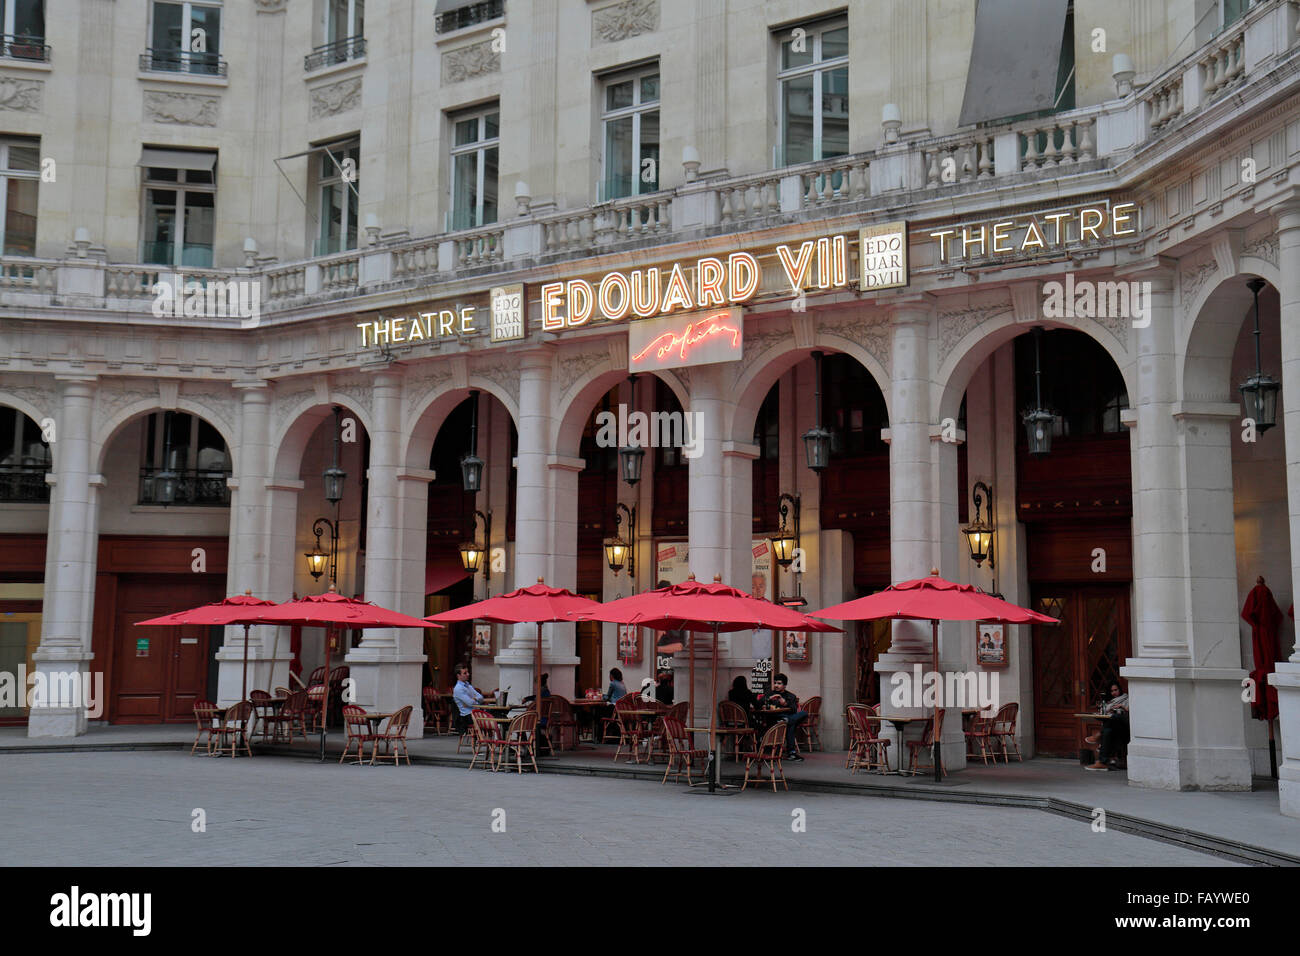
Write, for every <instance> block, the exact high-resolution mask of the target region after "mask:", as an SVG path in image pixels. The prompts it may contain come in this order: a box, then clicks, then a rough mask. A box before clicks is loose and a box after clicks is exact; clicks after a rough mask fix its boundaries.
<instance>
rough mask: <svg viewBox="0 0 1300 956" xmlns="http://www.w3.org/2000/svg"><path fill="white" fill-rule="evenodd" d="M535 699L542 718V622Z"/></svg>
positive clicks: (538, 717) (538, 631) (539, 629)
mask: <svg viewBox="0 0 1300 956" xmlns="http://www.w3.org/2000/svg"><path fill="white" fill-rule="evenodd" d="M533 700H534V701H536V702H537V703H536V706H537V720H538V722H539V723H540V722H541V719H542V622H541V621H538V622H537V656H536V657H535V658H534V659H533Z"/></svg>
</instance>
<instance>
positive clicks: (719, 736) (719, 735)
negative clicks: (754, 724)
mask: <svg viewBox="0 0 1300 956" xmlns="http://www.w3.org/2000/svg"><path fill="white" fill-rule="evenodd" d="M686 730H687V731H689V732H690V733H692V734H707V733H708V732H709V728H708V727H687V728H686ZM753 732H754V731H753V730H751V729H749V728H747V727H728V728H726V729H723V728H721V727H714V728H713V734H714V744H713V753H712V754H710V755H709V756H710V758H711V759H710V761H709V766H708V767H707V768H705V782H707V781H709V780H711V779H713V766H714V762H715V761H716V763H717V766H718V767H719V768H721V767H722V754H723V749H722V742H723V740H725V739H726V737H727V736H728V735H731V734H737V733H748V734H752V733H753ZM694 746H695V741H694V740H692V741H691V747H692V748H694ZM719 776H721V770H719ZM718 788H719V789H720V790H735V789H736V787H735V785H734V784H730V783H723V782H722V780H721V779H719V780H718Z"/></svg>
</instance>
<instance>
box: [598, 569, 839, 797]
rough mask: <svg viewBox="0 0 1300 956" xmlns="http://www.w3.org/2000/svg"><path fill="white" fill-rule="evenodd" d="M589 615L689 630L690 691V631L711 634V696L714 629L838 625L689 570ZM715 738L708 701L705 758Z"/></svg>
mask: <svg viewBox="0 0 1300 956" xmlns="http://www.w3.org/2000/svg"><path fill="white" fill-rule="evenodd" d="M582 617H583V618H585V619H587V620H595V621H609V622H611V623H614V624H636V625H639V626H641V627H649V628H653V629H654V630H656V631H677V630H684V631H690V632H691V634H692V636H691V643H692V649H691V694H692V697H693V696H694V688H695V653H694V646H693V645H694V642H695V638H694V634H695V633H696V632H699V631H705V632H710V633H712V634H713V663H712V671H711V686H712V690H711V692H710V701H711V702H712V701H715V700H716V699H717V696H718V634H719V633H720V632H722V631H750V630H761V629H765V628H772V629H774V630H781V631H818V632H824V633H838V632H839V628H837V627H832V626H831V625H829V624H824V623H822V622H821V621H815V620H813V619H812V618H810V617H808V616H807V615H805V614H801V613H800V612H798V611H796V610H794V609H793V608H788V607H785V606H783V605H780V604H772V603H771V602H770V601H764V600H761V599H759V598H756V597H754V596H753V595H752V594H746V593H745V592H744V591H742V590H740V589H739V588H733V587H731V586H729V585H726V584H723V583H722V579H721V577H720V576H715V577H714V579H713V583H712V584H703V583H701V582H699V581H696V580H695V575H691V576H690V578H689V579H687V581H686V582H685V583H683V584H671V585H668V586H667V587H662V588H656V589H655V590H653V591H643V592H642V593H640V594H633V595H632V596H631V597H625V598H620V599H619V600H617V601H611V602H609V603H608V604H602V605H598V607H597V610H595V611H593V612H589V613H586V614H583V615H582ZM716 741H717V708H716V707H715V706H713V705H712V703H710V706H709V759H710V761H713V754H714V750H715V748H716ZM711 769H712V771H713V772H712V773H710V774H709V791H710V792H713V790H714V789H715V787H716V786H717V777H718V767H717V765H716V763H715V765H714V766H713V768H711Z"/></svg>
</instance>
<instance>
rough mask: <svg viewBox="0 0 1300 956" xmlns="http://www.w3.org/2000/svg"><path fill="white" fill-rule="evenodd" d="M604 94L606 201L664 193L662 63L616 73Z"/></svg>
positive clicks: (603, 190)
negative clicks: (661, 177) (661, 178)
mask: <svg viewBox="0 0 1300 956" xmlns="http://www.w3.org/2000/svg"><path fill="white" fill-rule="evenodd" d="M601 92H602V98H601V106H602V110H601V126H602V128H603V133H604V136H603V139H604V143H605V152H604V157H603V158H604V169H603V171H602V175H601V196H600V199H601V201H602V202H603V201H605V200H609V199H622V198H623V197H625V196H639V195H642V194H644V193H653V192H658V191H659V67H658V66H657V65H656V66H651V67H646V68H645V69H642V70H638V71H637V72H635V73H622V74H619V75H618V76H614V77H610V78H608V79H606V80H605V81H604V83H603V85H602V90H601Z"/></svg>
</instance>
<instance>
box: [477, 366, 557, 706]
mask: <svg viewBox="0 0 1300 956" xmlns="http://www.w3.org/2000/svg"><path fill="white" fill-rule="evenodd" d="M552 352H553V350H552V349H550V348H540V349H536V350H533V351H529V352H525V353H523V354H522V355H520V361H519V450H518V454H517V456H516V457H515V495H516V497H515V566H514V587H516V588H522V587H527V586H528V585H530V584H536V583H537V579H538V578H542V579H544V580H545V581H546V582H547V583H551V581H552V579H553V578H554V575H553V573H552V571H553V564H552V555H551V553H552V550H553V536H552V529H553V527H554V522H553V516H554V515H555V513H556V498H555V495H554V492H553V490H552V488H551V476H552V472H551V468H550V464H551V461H552V455H553V451H552V448H551V445H550V435H551V431H552V419H551V378H552V365H553V355H552ZM549 629H550V625H543V628H542V655H543V661H545V659H546V654H547V644H548V639H547V631H548V630H549ZM509 634H510V636H509V642H510V643H509V645H508V646H506V647H503V648H502V649H501V650H500V652H498V654H497V656H496V663H497V665H498V667H499V668H500V670H499V676H498V678H497V681H498V683H499V686H501V687H502V688H505V687H509V688H510V696H511V697H512V698H513V699H515V700H520V699H522V698H523V697H525V696H527V695H528V694H530V693H531V692H532V691H531V690H530V689H529V688H532V687H533V686H534V685H535V683H536V679H535V675H534V670H533V667H534V658H535V657H536V650H537V625H535V624H516V625H515V626H514V628H513V631H511V632H509ZM569 656H572V651H570V655H569Z"/></svg>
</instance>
